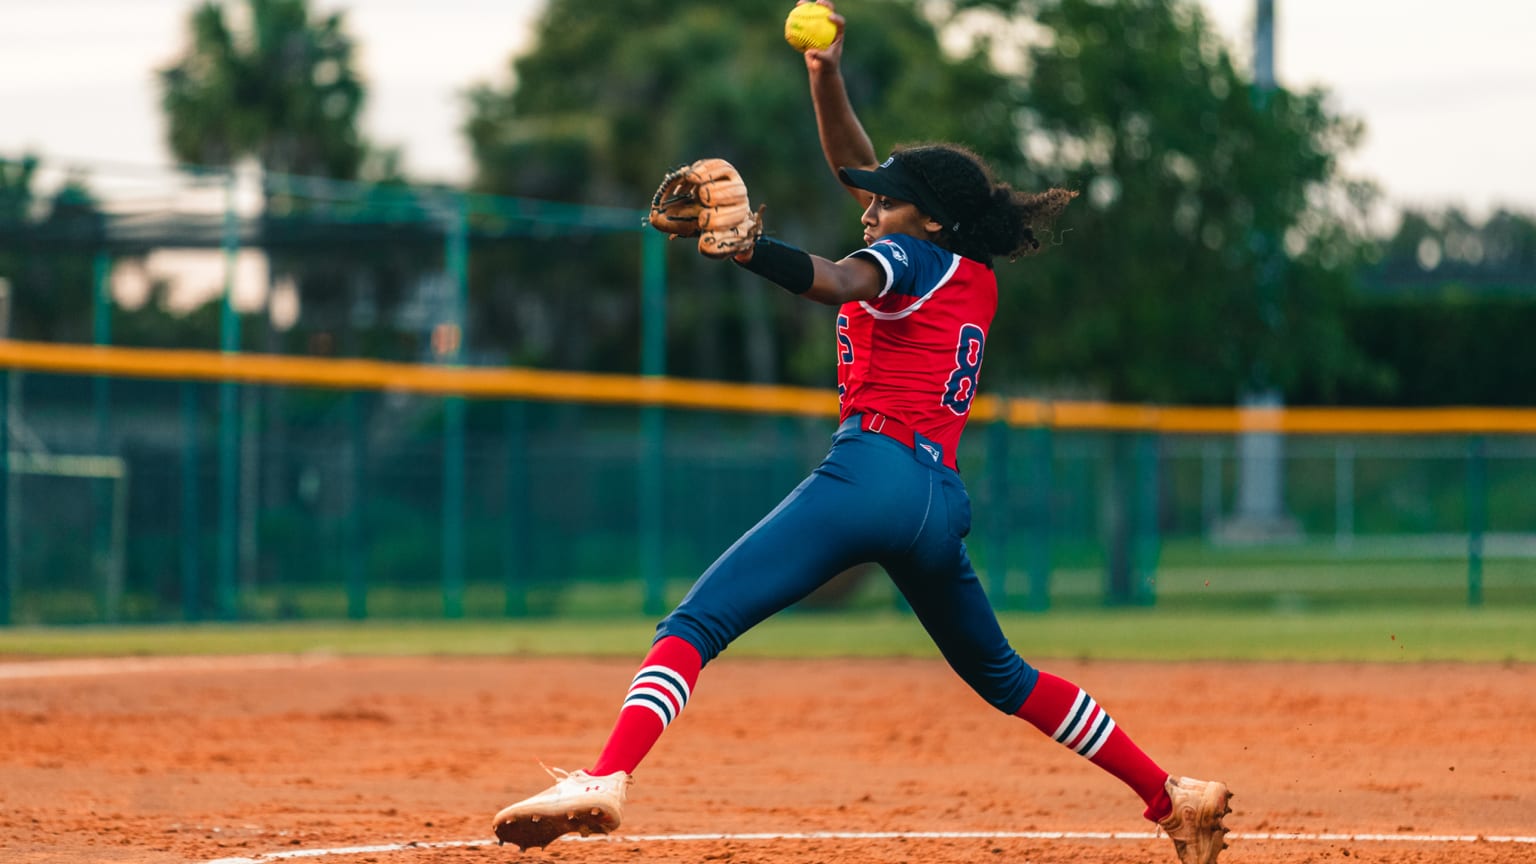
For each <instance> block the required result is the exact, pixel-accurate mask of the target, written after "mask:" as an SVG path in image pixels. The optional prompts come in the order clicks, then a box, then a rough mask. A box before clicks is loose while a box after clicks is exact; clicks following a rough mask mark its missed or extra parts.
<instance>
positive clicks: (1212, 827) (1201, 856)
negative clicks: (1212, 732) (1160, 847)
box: [1157, 777, 1232, 864]
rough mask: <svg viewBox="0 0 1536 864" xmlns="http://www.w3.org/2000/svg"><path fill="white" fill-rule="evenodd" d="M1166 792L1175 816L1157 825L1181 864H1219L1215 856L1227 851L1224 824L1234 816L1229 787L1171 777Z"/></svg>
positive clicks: (1170, 816)
mask: <svg viewBox="0 0 1536 864" xmlns="http://www.w3.org/2000/svg"><path fill="white" fill-rule="evenodd" d="M1165 788H1166V789H1167V790H1168V797H1169V798H1170V799H1172V801H1173V812H1172V813H1169V814H1168V818H1166V819H1164V820H1163V821H1161V822H1159V823H1157V824H1158V827H1160V828H1162V829H1163V830H1164V831H1166V832H1168V836H1169V837H1170V838H1172V840H1173V848H1174V850H1175V851H1176V852H1178V855H1179V861H1180V864H1216V856H1217V855H1220V854H1221V850H1223V849H1225V848H1227V841H1226V836H1227V826H1226V825H1223V824H1222V822H1221V820H1222V817H1224V816H1226V815H1227V814H1228V813H1231V812H1232V805H1231V803H1230V802H1231V800H1232V792H1231V791H1230V790H1229V789H1227V784H1225V783H1218V782H1215V781H1213V780H1194V779H1191V778H1189V777H1179V778H1177V779H1175V778H1173V777H1169V778H1168V783H1167V784H1166V787H1165Z"/></svg>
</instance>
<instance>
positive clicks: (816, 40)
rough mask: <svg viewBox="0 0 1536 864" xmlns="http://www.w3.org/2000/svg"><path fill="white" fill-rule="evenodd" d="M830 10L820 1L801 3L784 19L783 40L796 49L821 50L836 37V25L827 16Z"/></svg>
mask: <svg viewBox="0 0 1536 864" xmlns="http://www.w3.org/2000/svg"><path fill="white" fill-rule="evenodd" d="M831 14H832V10H831V9H828V8H827V7H825V6H823V5H821V4H820V3H801V4H800V5H799V6H796V7H795V8H793V9H791V10H789V17H788V18H785V19H784V41H785V42H788V43H789V44H790V47H792V48H794V49H795V50H796V51H811V50H816V51H821V50H824V49H826V48H827V47H828V46H830V45H831V44H832V40H834V39H836V38H837V25H836V24H833V23H832V21H831V20H830V19H829V18H828V16H830V15H831Z"/></svg>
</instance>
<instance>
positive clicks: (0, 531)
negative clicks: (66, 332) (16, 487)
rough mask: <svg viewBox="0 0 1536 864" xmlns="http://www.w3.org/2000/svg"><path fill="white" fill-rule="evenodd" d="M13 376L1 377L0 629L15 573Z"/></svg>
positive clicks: (12, 602) (6, 620)
mask: <svg viewBox="0 0 1536 864" xmlns="http://www.w3.org/2000/svg"><path fill="white" fill-rule="evenodd" d="M3 335H5V334H4V333H3V332H0V336H3ZM12 374H13V373H12V372H11V370H9V369H7V370H5V374H4V375H0V626H9V625H10V624H11V621H12V616H13V615H14V614H15V612H14V611H13V610H14V609H15V606H16V570H15V568H14V567H13V566H12V562H11V375H12Z"/></svg>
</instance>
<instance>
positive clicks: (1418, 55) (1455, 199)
mask: <svg viewBox="0 0 1536 864" xmlns="http://www.w3.org/2000/svg"><path fill="white" fill-rule="evenodd" d="M594 2H597V0H594ZM1202 2H1203V3H1204V5H1205V6H1206V7H1207V9H1208V10H1209V11H1210V13H1211V15H1212V18H1213V20H1214V21H1215V22H1216V23H1217V24H1218V26H1219V28H1220V29H1221V30H1222V32H1223V33H1224V34H1226V35H1227V37H1228V39H1229V41H1231V43H1232V44H1233V45H1234V47H1235V48H1236V49H1237V50H1238V53H1239V54H1240V55H1241V56H1242V57H1243V58H1244V59H1245V61H1246V58H1247V57H1248V56H1249V50H1248V45H1249V43H1250V37H1251V30H1252V19H1253V8H1254V5H1255V2H1254V0H1202ZM193 5H194V3H193V0H0V22H4V28H3V29H0V156H11V157H14V156H19V155H21V154H22V153H23V152H26V151H31V152H35V153H37V154H39V155H42V156H44V157H45V158H50V159H59V160H66V161H70V162H78V163H81V164H89V163H101V162H112V163H122V164H127V165H149V166H154V165H165V164H168V163H169V161H170V160H169V156H168V154H167V152H166V149H165V147H164V145H163V143H162V126H161V122H160V112H159V108H158V106H157V101H156V91H155V82H154V69H156V68H157V67H160V66H163V65H165V64H166V63H167V62H169V61H170V60H171V58H173V57H174V56H176V54H177V53H178V52H179V51H180V50H181V49H182V47H183V45H184V41H183V40H184V31H185V26H186V18H187V14H188V11H189V10H190V9H191V8H192V6H193ZM312 5H313V7H314V8H316V9H319V10H326V11H329V10H333V9H344V10H346V13H347V21H348V23H349V29H350V32H351V33H352V35H353V36H354V37H355V38H356V40H357V41H358V43H359V44H360V46H361V49H362V55H361V58H360V59H361V66H362V71H363V73H364V75H365V76H366V79H367V81H368V84H369V104H368V108H367V110H366V113H365V116H364V123H365V126H366V131H367V134H368V135H369V136H370V137H371V138H372V139H373V140H375V141H377V142H379V143H382V144H385V145H392V146H398V147H400V148H402V149H403V151H404V155H405V163H406V168H407V170H408V172H409V173H411V174H412V175H413V176H416V177H419V178H422V179H432V180H439V181H445V182H450V183H462V182H464V181H465V180H466V179H467V177H468V174H469V158H468V154H467V150H466V148H465V146H464V144H463V143H462V140H461V137H460V135H459V133H458V128H459V126H460V124H461V123H462V121H463V119H464V117H463V113H464V109H463V103H462V100H461V99H460V98H459V97H460V94H461V93H462V91H463V90H464V89H465V88H466V87H468V86H469V85H470V84H472V83H474V82H477V81H488V80H489V81H497V82H501V81H503V80H504V76H505V74H506V72H505V70H506V68H507V61H508V59H509V57H511V56H512V54H513V53H515V52H517V51H519V50H521V49H522V48H523V46H524V45H525V44H526V39H527V24H528V22H529V20H530V19H531V17H532V16H533V15H535V14H536V13H537V11H538V9H539V8H540V7H541V6H542V2H541V0H431V2H426V0H352V2H333V0H312ZM789 5H792V4H790V3H789V2H786V4H785V6H786V9H787V8H788V6H789ZM1275 5H1276V9H1277V23H1278V30H1277V45H1276V71H1277V74H1278V76H1279V79H1280V83H1281V84H1282V85H1283V86H1286V87H1290V88H1302V87H1310V86H1313V85H1323V86H1326V87H1327V88H1329V89H1330V90H1331V91H1332V92H1333V93H1334V94H1335V97H1336V100H1337V102H1336V108H1337V109H1339V110H1342V111H1344V112H1346V113H1349V114H1352V115H1355V116H1358V117H1360V118H1362V119H1364V120H1365V121H1366V124H1367V128H1368V138H1367V140H1366V142H1365V145H1364V146H1363V148H1362V149H1361V151H1360V153H1359V155H1358V157H1357V158H1356V159H1355V160H1354V161H1353V162H1352V163H1351V165H1350V168H1351V170H1352V171H1353V172H1354V173H1356V174H1360V175H1364V176H1368V177H1371V178H1374V179H1375V180H1377V181H1378V182H1379V183H1381V184H1382V186H1383V187H1384V189H1385V190H1386V192H1387V195H1388V197H1389V199H1390V200H1391V201H1392V202H1394V203H1395V204H1397V205H1424V206H1441V205H1445V204H1451V203H1456V204H1460V205H1462V206H1464V207H1466V208H1468V209H1469V210H1470V211H1471V212H1472V213H1473V214H1474V215H1479V216H1480V215H1483V214H1485V213H1486V212H1487V211H1488V210H1489V209H1490V208H1491V207H1494V206H1500V205H1502V206H1506V207H1511V208H1514V209H1519V210H1522V211H1524V212H1533V213H1536V157H1533V155H1532V154H1533V153H1536V59H1532V58H1533V57H1536V52H1533V51H1532V49H1531V47H1530V42H1531V40H1532V37H1533V36H1536V2H1533V0H1457V2H1454V3H1443V2H1431V0H1276V3H1275ZM785 50H789V49H788V48H787V47H786V49H785Z"/></svg>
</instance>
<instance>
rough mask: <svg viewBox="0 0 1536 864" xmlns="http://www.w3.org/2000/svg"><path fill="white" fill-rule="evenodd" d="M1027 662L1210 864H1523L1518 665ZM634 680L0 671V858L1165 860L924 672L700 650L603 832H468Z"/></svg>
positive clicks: (1120, 817)
mask: <svg viewBox="0 0 1536 864" xmlns="http://www.w3.org/2000/svg"><path fill="white" fill-rule="evenodd" d="M636 659H638V658H636ZM1040 665H1041V666H1042V667H1044V668H1048V669H1050V670H1051V671H1054V672H1057V673H1058V674H1062V675H1065V676H1066V677H1068V678H1071V679H1073V680H1075V681H1076V682H1077V683H1079V684H1081V685H1082V686H1083V687H1084V688H1085V689H1087V690H1088V691H1089V692H1090V693H1093V694H1094V695H1095V696H1096V697H1098V699H1099V701H1100V702H1101V703H1103V704H1104V705H1105V706H1106V707H1107V708H1108V709H1109V710H1110V712H1111V713H1112V714H1114V715H1115V717H1116V720H1117V721H1118V722H1119V723H1120V725H1121V726H1122V727H1124V728H1125V729H1127V730H1129V731H1130V733H1131V734H1132V735H1133V736H1135V737H1136V738H1137V740H1138V741H1139V742H1140V743H1141V744H1142V745H1143V746H1144V747H1145V748H1146V749H1147V750H1148V751H1149V752H1150V753H1151V754H1152V755H1153V756H1154V757H1155V758H1157V759H1158V760H1159V761H1160V762H1161V763H1162V764H1163V765H1164V767H1166V768H1168V769H1170V770H1172V771H1174V772H1179V773H1187V774H1192V775H1196V776H1215V777H1221V778H1224V779H1226V780H1227V781H1228V782H1229V783H1230V784H1231V786H1232V787H1233V789H1234V790H1235V791H1236V792H1237V798H1236V799H1235V801H1234V804H1235V806H1236V812H1235V813H1234V814H1233V816H1232V817H1231V818H1230V820H1229V823H1230V824H1231V826H1232V828H1233V830H1234V832H1235V833H1234V840H1233V842H1232V849H1231V851H1230V852H1228V853H1227V855H1225V856H1224V857H1223V861H1230V862H1234V864H1236V862H1250V864H1259V862H1265V864H1268V862H1322V861H1329V862H1342V861H1346V860H1361V861H1368V862H1372V861H1374V862H1440V861H1458V862H1515V861H1524V862H1531V861H1536V843H1531V842H1530V839H1531V835H1536V666H1531V665H1503V666H1499V665H1476V666H1471V665H1452V664H1445V665H1407V664H1404V665H1392V664H1381V665H1304V664H1259V663H1245V664H1215V663H1210V664H1183V665H1164V664H1150V663H1148V664H1138V663H1106V662H1095V663H1073V662H1053V663H1042V664H1040ZM633 672H634V663H633V662H632V661H628V660H624V661H614V660H580V659H340V658H299V659H295V658H281V657H261V658H229V659H224V660H210V661H201V660H186V661H150V660H142V661H131V660H130V661H107V662H104V663H97V664H87V663H83V662H81V661H44V662H36V661H17V662H13V663H0V860H3V861H5V862H10V864H16V862H80V861H105V862H209V861H214V860H218V859H255V860H258V861H280V860H293V859H297V860H301V861H311V860H318V861H321V862H327V864H331V862H333V864H352V862H376V864H395V862H399V864H419V862H494V861H519V860H520V861H523V862H528V864H537V862H539V861H549V862H593V864H609V862H619V861H623V862H674V861H686V862H729V864H811V862H830V861H858V862H892V864H896V862H908V864H945V862H994V861H996V862H1009V864H1013V862H1036V864H1051V862H1068V861H1071V862H1090V864H1091V862H1111V861H1112V862H1117V864H1135V862H1149V864H1150V862H1163V864H1170V862H1172V861H1173V855H1172V846H1171V844H1170V843H1169V842H1168V841H1167V840H1166V839H1164V838H1156V837H1152V836H1150V834H1149V833H1148V832H1149V830H1150V826H1149V825H1148V824H1147V823H1145V822H1143V821H1142V820H1141V818H1140V810H1141V806H1140V803H1139V802H1138V801H1137V800H1135V798H1134V796H1133V795H1132V794H1131V793H1130V792H1129V791H1128V790H1126V789H1125V788H1123V787H1122V786H1120V785H1119V784H1118V783H1117V782H1116V781H1114V780H1113V779H1111V778H1110V777H1108V776H1107V775H1105V774H1103V773H1101V772H1100V771H1098V769H1096V768H1094V767H1093V766H1091V765H1089V764H1088V763H1087V762H1085V761H1084V760H1082V759H1081V758H1080V757H1077V756H1076V755H1074V754H1072V753H1070V752H1068V751H1067V750H1065V749H1064V748H1062V747H1060V746H1058V745H1056V744H1054V743H1052V742H1051V741H1049V740H1047V739H1046V738H1045V737H1044V736H1042V735H1040V734H1039V733H1038V732H1036V731H1034V730H1033V729H1032V728H1031V727H1029V726H1028V725H1027V724H1025V723H1023V722H1021V721H1019V720H1016V719H1012V718H1008V717H1005V716H1003V715H1001V714H998V713H996V712H994V711H993V710H992V709H990V708H988V707H987V706H986V705H985V704H984V703H982V702H981V700H980V699H978V698H977V697H975V696H974V695H972V694H971V693H970V691H968V690H966V689H965V687H964V685H962V684H961V683H960V682H959V680H958V679H957V678H955V677H954V676H953V675H952V674H951V673H950V672H949V671H948V670H947V668H946V667H944V666H943V665H942V664H941V663H940V662H938V661H929V660H849V661H804V662H801V661H796V662H777V661H762V660H747V659H732V658H731V657H730V656H729V655H727V656H726V657H724V658H722V659H721V660H719V661H717V662H716V663H714V664H712V665H711V666H710V667H709V668H708V669H706V670H705V672H704V675H703V677H702V678H701V679H700V681H699V687H698V689H697V691H696V698H694V699H693V700H692V701H691V702H690V703H689V705H688V710H687V711H685V712H684V713H683V714H682V715H681V717H680V718H679V719H678V721H677V722H676V723H674V724H673V726H672V728H671V729H670V730H669V731H668V732H667V734H666V736H665V737H663V739H662V741H661V743H660V745H659V746H658V747H657V749H656V750H655V751H654V752H653V753H652V755H651V758H650V759H649V760H648V761H647V763H646V764H645V765H644V766H642V768H641V771H640V773H639V776H638V777H637V779H636V784H635V787H634V788H633V790H632V793H631V799H630V800H631V803H630V806H629V808H628V809H627V811H626V822H625V826H624V828H623V829H622V830H623V831H624V832H625V836H624V837H621V838H619V839H617V840H609V841H604V842H590V841H587V842H581V841H577V842H563V841H562V842H557V843H556V844H554V845H553V846H552V847H551V848H550V849H548V850H546V851H543V852H538V851H530V852H528V853H522V854H521V855H520V854H519V853H518V852H517V851H516V850H515V849H514V848H512V847H506V848H498V847H497V846H495V845H494V844H489V843H487V842H486V841H487V839H488V838H489V825H490V817H491V815H492V814H493V813H494V812H495V811H496V810H497V809H498V808H499V807H500V806H502V805H503V804H506V803H508V802H510V801H512V800H514V799H516V798H520V797H523V796H524V795H526V794H529V793H531V792H534V791H537V790H538V789H540V788H542V787H543V786H544V785H545V783H546V780H545V777H544V775H543V773H542V772H541V771H540V769H539V766H538V762H539V760H543V761H544V762H545V763H547V764H549V765H556V766H563V767H567V768H577V767H583V766H584V765H585V764H586V763H587V762H589V761H590V760H591V758H592V757H593V756H595V754H596V751H597V749H598V747H599V746H600V745H601V743H602V741H603V738H604V737H605V736H606V734H607V731H608V728H609V725H610V723H611V721H612V719H613V716H614V711H615V709H616V707H617V705H618V702H619V701H620V700H621V699H622V697H623V694H624V691H625V688H626V687H627V685H628V682H629V678H630V676H631V675H632V674H633ZM813 832H827V834H826V835H819V836H818V835H815V834H814V833H813ZM879 832H889V834H891V835H899V836H880V834H879ZM928 832H966V833H967V834H968V835H969V836H959V837H947V838H941V837H932V836H921V834H923V833H928ZM1058 832H1060V833H1063V834H1064V835H1065V836H1059V837H1058V836H1052V835H1054V834H1056V833H1058ZM1089 832H1093V833H1097V832H1121V833H1122V834H1124V835H1125V836H1118V837H1117V836H1104V837H1099V836H1087V837H1085V836H1081V834H1083V833H1089ZM691 834H728V835H735V836H731V837H724V838H719V837H717V838H699V837H688V836H686V835H691ZM744 834H757V835H762V836H758V837H743V836H740V835H744ZM1294 834H1304V835H1318V834H1326V835H1340V836H1333V837H1325V838H1317V837H1300V838H1298V837H1292V836H1287V835H1294ZM784 835H798V836H784ZM807 835H810V836H807ZM1445 835H1454V836H1445ZM1473 838H1480V839H1473ZM407 844H415V845H407ZM452 844H458V845H452ZM363 846H367V847H377V848H374V849H372V850H361V849H358V848H357V847H363ZM301 853H316V854H314V856H313V857H310V855H307V854H303V855H301ZM319 853H324V854H319Z"/></svg>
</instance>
